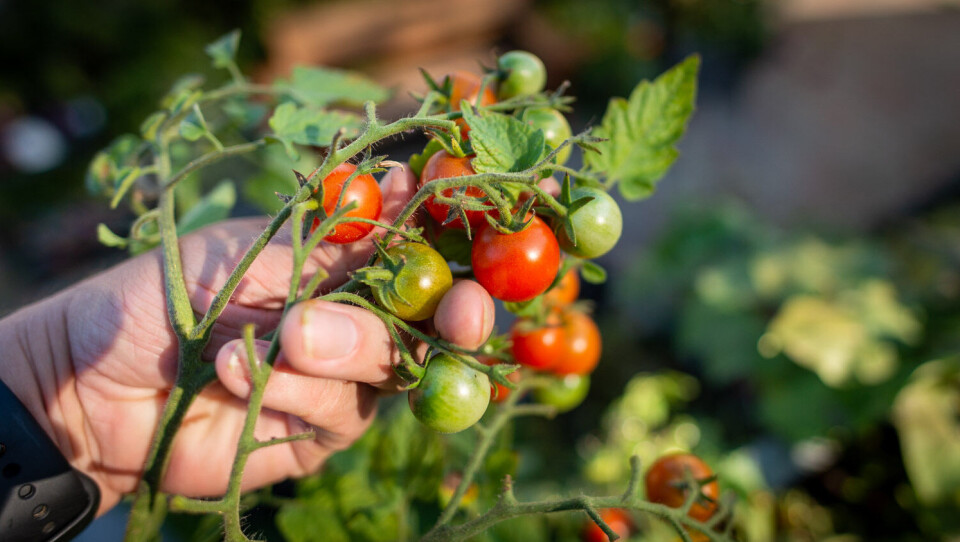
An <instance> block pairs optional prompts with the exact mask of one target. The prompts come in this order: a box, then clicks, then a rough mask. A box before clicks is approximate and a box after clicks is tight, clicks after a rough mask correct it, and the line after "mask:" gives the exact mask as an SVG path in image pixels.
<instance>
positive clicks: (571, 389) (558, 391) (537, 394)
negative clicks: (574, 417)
mask: <svg viewBox="0 0 960 542" xmlns="http://www.w3.org/2000/svg"><path fill="white" fill-rule="evenodd" d="M589 391H590V377H589V376H587V375H566V376H560V377H558V378H556V379H555V380H554V381H553V383H551V384H550V385H549V386H546V387H543V388H536V389H534V390H533V400H534V401H536V402H538V403H540V404H544V405H550V406H552V407H554V408H556V409H557V412H567V411H569V410H573V409H574V408H576V407H577V406H579V405H580V403H582V402H583V400H584V399H586V397H587V392H589Z"/></svg>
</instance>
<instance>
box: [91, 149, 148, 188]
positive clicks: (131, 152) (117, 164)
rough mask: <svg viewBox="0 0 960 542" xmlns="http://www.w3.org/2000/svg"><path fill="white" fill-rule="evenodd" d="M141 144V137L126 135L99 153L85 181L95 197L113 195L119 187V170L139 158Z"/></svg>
mask: <svg viewBox="0 0 960 542" xmlns="http://www.w3.org/2000/svg"><path fill="white" fill-rule="evenodd" d="M140 143H141V140H140V138H139V137H137V136H135V135H133V134H125V135H122V136H120V137H118V138H116V139H114V140H113V141H111V142H110V145H109V146H108V147H107V148H106V149H104V150H102V151H100V152H98V153H97V154H96V156H94V157H93V160H91V161H90V166H89V167H88V168H87V175H86V178H85V179H84V183H85V185H86V188H87V190H88V191H89V192H90V193H91V194H93V195H101V194H112V193H113V191H114V189H115V188H116V185H117V183H116V181H117V175H118V173H119V169H120V168H121V167H123V166H126V165H129V164H130V163H131V162H133V161H134V160H135V159H136V158H137V155H136V152H137V149H138V148H139V147H140Z"/></svg>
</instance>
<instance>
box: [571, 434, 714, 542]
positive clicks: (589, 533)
mask: <svg viewBox="0 0 960 542" xmlns="http://www.w3.org/2000/svg"><path fill="white" fill-rule="evenodd" d="M687 471H689V476H690V477H692V479H693V480H694V481H696V484H697V485H698V486H699V493H698V495H697V497H696V500H694V502H693V505H692V506H691V507H690V511H689V512H687V515H688V516H690V517H691V518H693V519H695V520H697V521H701V522H702V521H707V520H708V519H710V518H711V517H713V515H714V514H715V513H716V512H717V499H718V498H719V495H720V486H719V485H718V484H717V481H716V477H715V476H714V474H713V470H711V469H710V467H709V466H708V465H707V464H706V463H705V462H704V461H703V460H702V459H700V458H699V457H697V456H695V455H693V454H689V453H675V454H669V455H665V456H662V457H660V458H659V459H657V460H656V461H655V462H654V463H653V465H651V466H650V469H649V470H647V474H646V476H645V477H644V483H645V485H646V488H647V500H649V501H650V502H655V503H658V504H663V505H666V506H669V507H671V508H680V507H681V506H683V505H684V503H686V501H687V499H688V498H689V497H690V493H691V491H694V490H695V489H697V488H696V487H691V484H690V483H689V482H688V478H687V476H688V474H687ZM600 518H601V519H603V521H604V523H606V524H607V525H608V526H609V527H610V528H611V529H613V532H615V533H617V534H618V535H620V537H621V538H624V539H626V538H629V537H630V536H631V535H632V534H633V533H634V532H635V530H636V526H635V524H634V523H633V520H632V519H631V517H630V514H629V513H627V511H626V510H623V509H621V508H607V509H605V510H601V511H600ZM688 534H689V536H690V538H691V540H694V541H695V542H704V541H706V540H709V537H708V536H707V535H706V534H704V533H701V532H698V531H695V530H692V529H691V530H690V531H688ZM583 540H584V541H585V542H607V540H608V537H607V535H606V534H605V533H604V532H603V530H602V529H600V527H599V526H597V524H596V523H594V522H593V521H589V522H588V523H587V524H585V526H584V528H583Z"/></svg>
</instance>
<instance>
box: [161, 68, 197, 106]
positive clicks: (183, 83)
mask: <svg viewBox="0 0 960 542" xmlns="http://www.w3.org/2000/svg"><path fill="white" fill-rule="evenodd" d="M204 80H205V79H204V77H203V76H202V75H200V74H197V73H190V74H187V75H184V76H183V77H181V78H180V79H177V80H176V81H175V82H174V83H173V85H172V86H171V87H170V90H168V91H167V95H166V96H164V97H163V99H162V100H161V101H160V105H162V106H163V107H164V108H165V109H171V108H172V107H173V105H174V104H175V103H177V102H178V101H180V100H182V99H183V96H184V95H187V96H189V95H190V94H191V93H193V91H195V90H197V89H199V88H200V86H201V85H203V83H204Z"/></svg>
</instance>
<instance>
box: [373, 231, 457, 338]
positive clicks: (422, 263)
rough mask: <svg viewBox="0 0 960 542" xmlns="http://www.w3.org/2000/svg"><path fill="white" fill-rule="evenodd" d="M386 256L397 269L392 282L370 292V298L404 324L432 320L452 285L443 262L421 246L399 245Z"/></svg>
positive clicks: (417, 244) (444, 261) (450, 275)
mask: <svg viewBox="0 0 960 542" xmlns="http://www.w3.org/2000/svg"><path fill="white" fill-rule="evenodd" d="M386 252H387V255H388V256H389V257H390V258H392V259H393V260H395V261H399V262H400V268H399V270H398V271H397V272H396V275H395V276H394V277H393V279H392V280H390V281H388V282H387V283H385V284H382V285H378V286H374V287H373V288H372V290H373V297H374V298H375V299H376V300H377V302H378V303H380V305H382V306H384V307H385V308H390V307H392V309H390V310H391V312H392V313H393V314H394V315H396V316H397V317H399V318H402V319H404V320H409V321H412V322H416V321H419V320H426V319H427V318H430V317H431V316H433V313H435V312H436V311H437V305H438V304H439V303H440V300H441V299H442V298H443V296H444V294H446V293H447V290H449V289H450V287H451V286H452V285H453V275H452V274H451V273H450V267H449V266H448V265H447V262H446V260H444V259H443V256H441V255H440V253H439V252H437V251H436V250H434V249H432V248H430V247H429V246H427V245H425V244H423V243H412V242H406V243H400V244H397V245H394V246H392V247H390V248H388V249H387V250H386Z"/></svg>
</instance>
